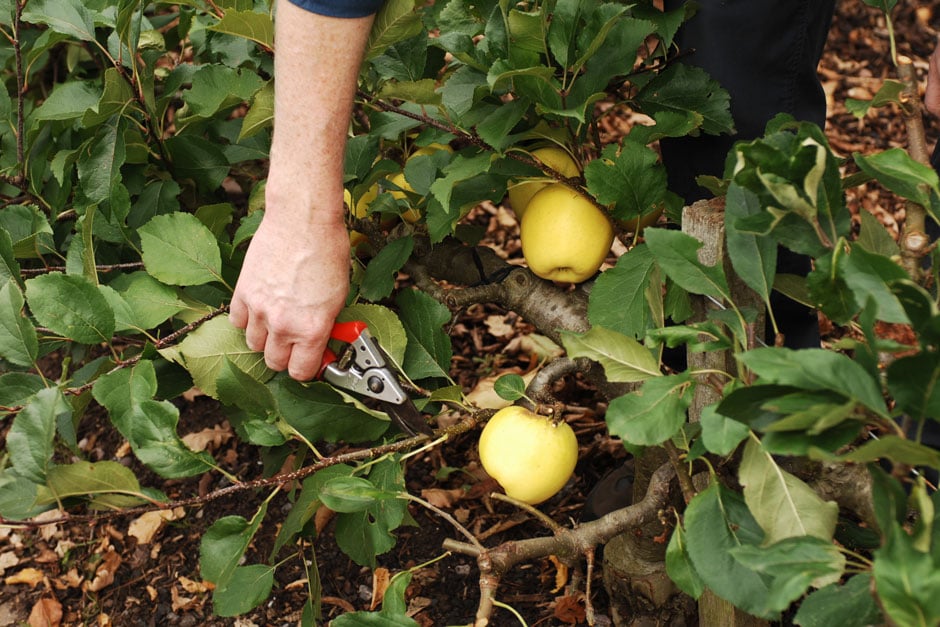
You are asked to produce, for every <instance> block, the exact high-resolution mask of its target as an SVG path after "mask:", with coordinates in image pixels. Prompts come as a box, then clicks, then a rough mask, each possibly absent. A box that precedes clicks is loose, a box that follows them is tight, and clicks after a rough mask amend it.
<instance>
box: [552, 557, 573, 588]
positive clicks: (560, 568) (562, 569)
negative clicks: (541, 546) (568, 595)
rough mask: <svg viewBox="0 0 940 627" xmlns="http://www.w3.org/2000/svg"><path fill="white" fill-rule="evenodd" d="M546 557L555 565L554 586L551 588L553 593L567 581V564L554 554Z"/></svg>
mask: <svg viewBox="0 0 940 627" xmlns="http://www.w3.org/2000/svg"><path fill="white" fill-rule="evenodd" d="M548 559H549V560H550V561H551V563H552V564H554V565H555V587H554V589H552V594H554V593H556V592H558V591H559V590H561V589H562V588H564V587H565V585H566V584H567V583H568V566H567V564H565V563H563V562H562V561H561V560H560V559H558V558H557V557H555V556H554V555H549V556H548Z"/></svg>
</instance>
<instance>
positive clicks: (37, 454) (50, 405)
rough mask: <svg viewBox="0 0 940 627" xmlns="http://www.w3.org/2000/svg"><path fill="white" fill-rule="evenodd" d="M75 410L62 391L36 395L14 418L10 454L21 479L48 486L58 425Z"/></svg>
mask: <svg viewBox="0 0 940 627" xmlns="http://www.w3.org/2000/svg"><path fill="white" fill-rule="evenodd" d="M71 415H72V408H71V407H70V406H69V404H68V403H67V402H66V400H65V396H63V395H62V391H61V390H59V389H58V388H45V389H42V390H40V391H38V392H36V394H35V396H33V397H32V398H31V399H30V400H29V402H28V403H27V404H26V405H25V406H24V407H23V409H21V410H20V412H19V413H18V414H17V415H16V416H15V417H14V418H13V424H12V425H11V426H10V431H9V432H8V433H7V438H6V451H7V454H8V455H9V456H10V461H11V462H12V465H13V469H14V470H15V471H16V474H17V475H18V476H19V477H22V478H24V479H28V480H30V481H32V482H34V483H40V484H41V483H44V482H45V480H46V472H47V471H48V469H49V466H50V464H51V463H52V453H53V450H54V441H53V440H54V438H55V430H56V424H57V423H58V422H59V421H60V420H61V419H62V417H66V418H68V417H71Z"/></svg>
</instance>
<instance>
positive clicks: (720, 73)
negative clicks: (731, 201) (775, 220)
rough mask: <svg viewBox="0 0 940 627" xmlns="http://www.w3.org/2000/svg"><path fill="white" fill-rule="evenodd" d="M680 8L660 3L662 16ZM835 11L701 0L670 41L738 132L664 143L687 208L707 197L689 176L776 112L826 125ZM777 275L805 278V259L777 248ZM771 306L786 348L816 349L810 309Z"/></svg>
mask: <svg viewBox="0 0 940 627" xmlns="http://www.w3.org/2000/svg"><path fill="white" fill-rule="evenodd" d="M682 4H684V3H683V2H680V1H679V0H665V8H666V9H667V10H671V9H675V8H677V7H679V6H681V5H682ZM834 9H835V0H789V1H785V2H783V1H781V0H700V2H699V9H698V12H697V13H696V14H695V15H694V16H693V17H692V18H690V19H689V20H688V21H687V22H686V23H685V24H684V25H683V27H682V29H681V31H680V32H679V34H678V36H677V39H676V41H677V43H678V45H679V47H680V49H681V50H683V51H685V52H686V53H687V54H686V55H685V58H684V62H685V63H689V64H691V65H695V66H698V67H701V68H702V69H704V70H705V71H706V72H708V73H709V74H710V75H711V76H712V77H713V78H714V79H716V80H717V81H718V82H719V84H721V85H722V87H724V88H725V89H726V90H727V91H728V93H729V94H730V96H731V114H732V117H733V119H734V123H735V129H736V134H735V135H721V136H713V135H704V134H703V135H700V136H699V137H682V138H669V139H664V140H662V141H661V142H660V146H661V149H662V155H663V162H664V164H665V165H666V170H667V172H668V176H669V188H670V189H671V190H672V191H674V192H676V193H677V194H679V195H681V196H682V197H683V198H684V199H685V201H686V202H687V203H691V202H693V201H695V200H699V199H701V198H705V197H707V196H708V195H709V193H708V192H707V191H706V190H705V189H703V188H701V187H699V186H698V185H697V184H696V182H695V177H696V176H699V175H702V174H709V175H714V176H721V175H722V173H723V171H724V164H725V159H726V158H727V155H728V152H729V151H730V150H731V147H732V146H733V145H734V143H735V142H736V141H739V140H749V139H754V138H755V137H759V136H761V135H762V134H763V132H764V127H765V126H766V124H767V122H768V121H769V120H770V119H771V118H773V117H774V116H775V115H776V114H778V113H782V112H783V113H789V114H791V115H792V116H793V117H794V118H796V119H797V120H805V121H809V122H815V123H816V124H818V125H819V126H820V127H822V126H823V125H824V124H825V121H826V96H825V93H824V92H823V89H822V86H821V84H820V82H819V78H818V76H817V73H816V68H817V66H818V64H819V59H820V57H821V56H822V52H823V48H824V47H825V43H826V37H827V36H828V33H829V26H830V24H831V22H832V14H833V11H834ZM777 270H778V272H786V273H793V274H801V275H806V274H807V273H808V272H809V270H810V260H809V258H807V257H804V256H802V255H797V254H795V253H792V252H790V251H789V250H783V249H781V251H780V255H779V262H778V268H777ZM772 306H773V307H774V312H775V314H776V318H777V323H778V324H779V325H780V328H781V331H782V332H783V333H784V335H785V338H786V340H785V343H786V345H787V346H789V347H791V348H805V347H813V346H819V341H820V338H819V323H818V320H817V318H816V314H815V312H814V311H813V310H810V309H808V308H807V307H805V306H803V305H800V304H799V303H796V302H794V301H792V300H790V299H788V298H786V297H784V296H781V295H779V294H777V293H774V296H773V300H772ZM768 339H772V338H770V337H769V338H768Z"/></svg>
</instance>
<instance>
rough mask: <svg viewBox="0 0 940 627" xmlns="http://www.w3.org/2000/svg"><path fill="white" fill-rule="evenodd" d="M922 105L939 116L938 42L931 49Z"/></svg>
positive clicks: (939, 49)
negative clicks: (925, 90)
mask: <svg viewBox="0 0 940 627" xmlns="http://www.w3.org/2000/svg"><path fill="white" fill-rule="evenodd" d="M924 106H925V107H926V108H927V110H928V111H930V112H931V113H932V114H934V115H936V116H940V42H938V43H937V46H936V47H935V48H934V49H933V54H931V55H930V67H929V69H928V70H927V92H926V93H925V94H924Z"/></svg>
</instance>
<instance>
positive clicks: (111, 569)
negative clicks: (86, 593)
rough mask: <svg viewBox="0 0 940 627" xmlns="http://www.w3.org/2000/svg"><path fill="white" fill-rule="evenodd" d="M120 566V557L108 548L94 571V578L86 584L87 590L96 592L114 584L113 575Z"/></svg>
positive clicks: (110, 547)
mask: <svg viewBox="0 0 940 627" xmlns="http://www.w3.org/2000/svg"><path fill="white" fill-rule="evenodd" d="M120 565H121V556H120V555H119V554H118V552H117V551H115V550H114V547H112V546H109V547H108V550H107V551H106V552H105V554H104V556H103V557H102V558H101V562H100V563H99V564H98V567H97V568H96V569H95V578H94V579H92V580H91V581H90V582H88V586H87V589H88V590H90V591H91V592H98V591H99V590H103V589H104V588H107V587H108V586H110V585H111V584H112V583H114V575H115V573H117V569H118V567H119V566H120Z"/></svg>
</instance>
